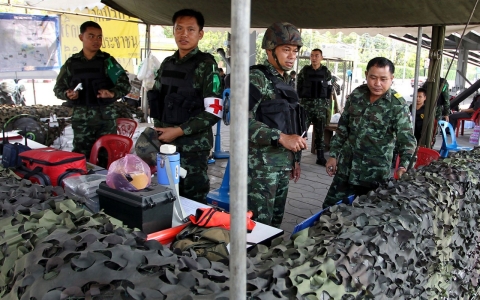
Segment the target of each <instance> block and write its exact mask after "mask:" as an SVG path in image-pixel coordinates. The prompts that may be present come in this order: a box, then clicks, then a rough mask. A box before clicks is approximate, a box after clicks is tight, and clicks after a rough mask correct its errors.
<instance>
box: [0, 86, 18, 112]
mask: <svg viewBox="0 0 480 300" xmlns="http://www.w3.org/2000/svg"><path fill="white" fill-rule="evenodd" d="M14 92H15V87H14V85H13V84H11V83H9V82H7V81H3V82H2V83H1V84H0V105H2V104H4V105H12V106H14V105H15V101H14V100H13V96H12V94H13V93H14Z"/></svg>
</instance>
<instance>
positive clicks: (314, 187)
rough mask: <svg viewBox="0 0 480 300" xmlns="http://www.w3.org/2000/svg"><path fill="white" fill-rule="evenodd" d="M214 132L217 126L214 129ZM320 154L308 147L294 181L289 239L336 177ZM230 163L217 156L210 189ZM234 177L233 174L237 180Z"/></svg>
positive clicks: (226, 131) (286, 224)
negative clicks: (318, 161)
mask: <svg viewBox="0 0 480 300" xmlns="http://www.w3.org/2000/svg"><path fill="white" fill-rule="evenodd" d="M311 130H312V127H310V130H309V132H308V139H309V142H308V145H309V147H310V143H311V140H312V136H311V134H312V131H311ZM214 132H216V129H215V128H214ZM472 132H473V129H465V135H464V136H459V137H458V138H457V143H458V144H459V146H469V147H473V146H474V145H472V144H470V143H469V137H470V134H471V133H472ZM229 141H230V127H229V126H225V125H224V124H223V123H222V125H221V145H222V149H221V150H225V151H228V150H229V148H230V147H229ZM441 145H442V136H441V135H437V136H436V143H435V146H434V147H433V149H434V150H437V151H438V150H439V149H440V147H441ZM315 160H316V156H315V155H314V154H312V153H311V152H310V149H307V150H304V151H303V155H302V164H301V167H302V173H301V178H300V180H299V181H298V182H297V183H294V182H293V181H291V182H290V186H289V191H288V198H287V203H286V206H285V215H284V217H283V222H282V225H281V228H282V229H283V230H284V231H285V234H284V238H288V237H289V236H290V235H291V233H292V231H293V228H294V227H295V226H296V225H297V224H298V223H300V222H302V221H303V220H305V219H306V218H308V217H310V216H312V215H313V214H315V213H317V212H318V211H320V210H321V209H322V204H323V200H324V198H325V196H326V194H327V191H328V188H329V187H330V184H331V182H332V179H333V177H330V176H328V175H327V173H326V172H325V167H323V166H319V165H317V164H315ZM226 165H227V159H216V161H215V163H213V164H210V165H209V169H208V174H209V177H210V188H211V189H217V188H219V187H220V185H221V183H222V179H223V174H224V172H225V167H226ZM233 178H234V176H232V177H231V180H233Z"/></svg>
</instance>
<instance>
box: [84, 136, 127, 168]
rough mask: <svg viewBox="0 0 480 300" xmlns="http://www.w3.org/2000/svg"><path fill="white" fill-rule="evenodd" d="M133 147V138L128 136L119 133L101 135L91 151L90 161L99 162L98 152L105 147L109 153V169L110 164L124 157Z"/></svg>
mask: <svg viewBox="0 0 480 300" xmlns="http://www.w3.org/2000/svg"><path fill="white" fill-rule="evenodd" d="M132 147H133V140H132V139H131V138H129V137H127V136H124V135H119V134H106V135H104V136H102V137H100V138H99V139H98V140H97V141H96V142H95V144H93V147H92V152H91V153H90V159H89V160H88V161H89V162H90V163H92V164H94V165H97V164H98V153H99V151H100V149H101V148H105V150H107V154H108V162H107V169H108V167H110V164H111V163H112V162H114V161H116V160H117V159H119V158H122V157H124V156H125V155H127V154H128V153H130V151H131V150H132Z"/></svg>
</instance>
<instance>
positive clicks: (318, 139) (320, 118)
mask: <svg viewBox="0 0 480 300" xmlns="http://www.w3.org/2000/svg"><path fill="white" fill-rule="evenodd" d="M322 60H323V54H322V50H320V49H313V50H312V52H311V54H310V61H311V63H312V64H311V65H308V66H304V67H303V68H302V70H301V71H300V72H299V73H298V81H297V91H298V95H299V96H300V98H301V100H300V101H301V103H302V105H303V106H304V107H305V110H306V111H307V125H308V126H310V124H313V134H314V139H315V150H316V152H317V161H316V163H317V165H321V166H324V165H325V163H326V162H327V160H326V159H325V156H324V149H325V142H324V138H323V131H324V130H325V126H326V125H327V122H328V121H329V120H327V116H328V111H329V110H330V107H331V106H330V98H331V94H332V85H331V80H332V74H331V73H330V71H329V70H328V69H327V67H326V66H324V65H322V64H321V63H322Z"/></svg>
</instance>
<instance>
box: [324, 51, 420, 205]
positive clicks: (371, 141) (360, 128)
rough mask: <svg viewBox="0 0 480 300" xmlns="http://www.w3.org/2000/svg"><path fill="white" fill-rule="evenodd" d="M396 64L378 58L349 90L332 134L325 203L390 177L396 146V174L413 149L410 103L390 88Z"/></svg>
mask: <svg viewBox="0 0 480 300" xmlns="http://www.w3.org/2000/svg"><path fill="white" fill-rule="evenodd" d="M394 72H395V66H394V65H393V63H392V62H391V61H390V60H388V59H386V58H384V57H376V58H373V59H371V60H370V61H369V62H368V64H367V71H365V76H366V79H367V84H364V85H361V86H359V87H358V88H356V89H355V90H353V92H352V93H351V94H350V96H349V97H348V99H347V103H346V104H345V108H344V110H343V114H342V116H341V117H340V121H339V122H338V129H337V134H336V135H334V136H333V139H332V142H331V144H330V145H331V148H330V158H329V159H328V161H327V164H326V168H327V173H328V175H330V176H333V175H335V177H334V178H333V181H332V184H331V186H330V189H329V190H328V194H327V196H326V197H325V201H324V202H323V207H324V208H325V207H328V206H331V205H334V204H336V203H337V202H338V201H339V200H342V199H344V198H346V197H348V196H350V195H356V196H360V195H365V194H366V193H368V192H369V191H371V190H373V189H375V188H377V187H378V186H379V184H381V183H382V182H385V181H386V180H387V178H388V177H389V176H390V164H391V162H392V157H393V149H394V147H395V148H396V149H398V153H399V154H400V167H399V168H398V170H397V171H396V172H397V175H398V177H399V178H400V177H401V176H402V175H403V173H405V172H406V167H407V166H408V163H409V162H410V159H411V158H412V155H413V153H414V152H415V147H416V142H415V137H414V136H413V133H412V122H411V121H410V116H409V111H408V106H407V104H406V102H405V99H403V98H402V96H401V95H400V94H398V93H397V92H396V91H394V90H393V89H391V88H390V87H391V85H392V81H393V74H394Z"/></svg>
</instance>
